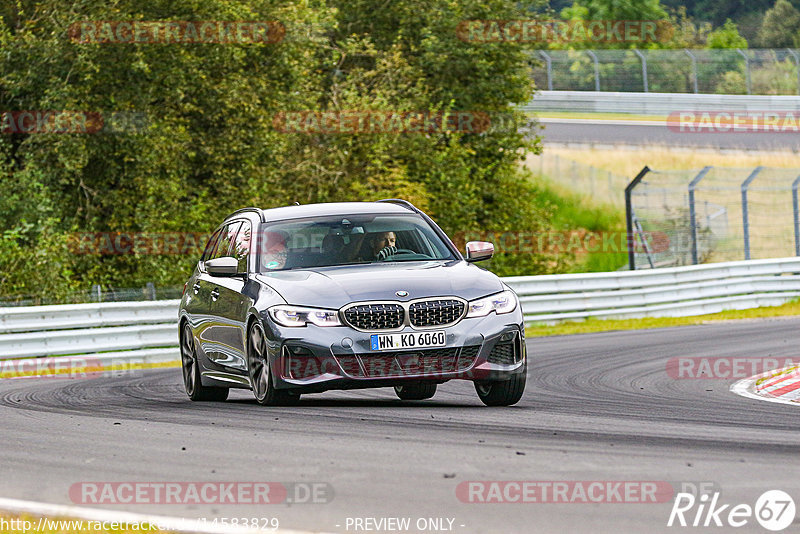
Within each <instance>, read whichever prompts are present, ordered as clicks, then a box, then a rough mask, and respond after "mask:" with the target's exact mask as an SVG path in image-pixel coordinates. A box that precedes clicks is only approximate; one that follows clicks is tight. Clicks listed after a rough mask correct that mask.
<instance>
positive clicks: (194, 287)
mask: <svg viewBox="0 0 800 534" xmlns="http://www.w3.org/2000/svg"><path fill="white" fill-rule="evenodd" d="M192 289H194V294H195V295H197V294H198V293H200V284H195V285H193V286H192Z"/></svg>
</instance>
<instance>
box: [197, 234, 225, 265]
mask: <svg viewBox="0 0 800 534" xmlns="http://www.w3.org/2000/svg"><path fill="white" fill-rule="evenodd" d="M220 231H221V230H217V231H216V232H214V234H213V235H212V236H211V239H209V240H208V243H207V244H206V248H205V249H203V255H202V256H201V257H200V261H206V260H210V259H211V257H212V255H213V253H214V247H215V246H216V244H217V239H219V234H220Z"/></svg>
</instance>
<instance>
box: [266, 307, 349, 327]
mask: <svg viewBox="0 0 800 534" xmlns="http://www.w3.org/2000/svg"><path fill="white" fill-rule="evenodd" d="M268 311H269V316H270V317H272V320H273V321H275V322H276V323H278V324H279V325H283V326H305V325H307V324H308V323H311V324H315V325H317V326H341V325H342V323H341V322H340V321H339V312H337V311H336V310H323V309H320V308H301V307H300V306H288V305H280V306H273V307H272V308H270V309H269V310H268Z"/></svg>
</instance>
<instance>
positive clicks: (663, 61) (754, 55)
mask: <svg viewBox="0 0 800 534" xmlns="http://www.w3.org/2000/svg"><path fill="white" fill-rule="evenodd" d="M534 56H535V59H537V66H536V67H535V68H534V79H535V81H536V86H537V87H538V88H539V89H543V90H545V89H546V90H550V91H623V92H645V93H647V92H653V93H710V94H755V95H798V94H800V49H792V48H783V49H682V50H636V49H629V50H539V51H537V52H536V53H535V55H534Z"/></svg>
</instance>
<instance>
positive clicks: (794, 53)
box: [786, 48, 800, 95]
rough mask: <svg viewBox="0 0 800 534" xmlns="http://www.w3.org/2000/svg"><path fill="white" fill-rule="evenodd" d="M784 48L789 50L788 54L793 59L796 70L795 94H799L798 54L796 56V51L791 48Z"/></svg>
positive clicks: (799, 59)
mask: <svg viewBox="0 0 800 534" xmlns="http://www.w3.org/2000/svg"><path fill="white" fill-rule="evenodd" d="M786 50H788V51H789V54H791V56H792V58H793V59H794V67H795V70H796V71H797V94H798V95H800V56H798V55H797V52H795V51H794V50H792V49H791V48H787V49H786Z"/></svg>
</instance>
